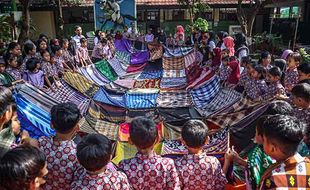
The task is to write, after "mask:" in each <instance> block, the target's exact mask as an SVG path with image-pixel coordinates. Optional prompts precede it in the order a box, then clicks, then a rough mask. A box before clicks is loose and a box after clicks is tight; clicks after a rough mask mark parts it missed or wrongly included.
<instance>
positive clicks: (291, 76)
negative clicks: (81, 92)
mask: <svg viewBox="0 0 310 190" xmlns="http://www.w3.org/2000/svg"><path fill="white" fill-rule="evenodd" d="M300 60H301V56H300V54H299V53H297V52H295V53H291V54H290V55H289V56H288V61H287V69H286V72H285V78H284V87H285V89H286V91H287V93H290V92H291V90H292V88H293V87H294V86H295V85H296V84H297V83H298V71H297V67H298V65H299V63H300Z"/></svg>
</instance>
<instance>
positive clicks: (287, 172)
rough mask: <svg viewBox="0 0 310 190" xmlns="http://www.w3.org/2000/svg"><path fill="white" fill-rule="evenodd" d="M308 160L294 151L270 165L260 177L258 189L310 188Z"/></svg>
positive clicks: (309, 165) (300, 189)
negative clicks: (289, 155) (288, 156)
mask: <svg viewBox="0 0 310 190" xmlns="http://www.w3.org/2000/svg"><path fill="white" fill-rule="evenodd" d="M309 181H310V160H309V159H308V158H305V157H302V156H300V155H299V154H298V153H296V154H295V155H294V156H292V157H290V158H288V159H287V160H285V161H284V162H279V163H275V164H273V165H271V166H270V167H269V168H268V169H267V170H266V171H265V173H264V175H263V176H262V178H261V181H260V186H259V188H258V189H259V190H268V189H273V190H286V189H287V190H288V189H291V190H302V189H310V183H309Z"/></svg>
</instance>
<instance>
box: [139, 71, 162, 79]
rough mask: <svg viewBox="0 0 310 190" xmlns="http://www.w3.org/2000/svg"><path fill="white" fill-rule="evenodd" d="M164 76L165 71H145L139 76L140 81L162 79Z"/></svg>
mask: <svg viewBox="0 0 310 190" xmlns="http://www.w3.org/2000/svg"><path fill="white" fill-rule="evenodd" d="M162 74H163V70H144V71H142V73H141V74H140V75H139V77H138V79H160V78H161V77H162Z"/></svg>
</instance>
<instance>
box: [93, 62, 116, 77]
mask: <svg viewBox="0 0 310 190" xmlns="http://www.w3.org/2000/svg"><path fill="white" fill-rule="evenodd" d="M95 67H96V69H97V70H98V71H99V72H100V73H101V74H102V75H103V76H105V77H106V78H107V79H109V80H110V81H115V80H116V79H117V74H116V73H115V71H114V70H113V68H112V67H111V65H110V64H109V62H108V61H106V60H102V61H99V62H97V63H95Z"/></svg>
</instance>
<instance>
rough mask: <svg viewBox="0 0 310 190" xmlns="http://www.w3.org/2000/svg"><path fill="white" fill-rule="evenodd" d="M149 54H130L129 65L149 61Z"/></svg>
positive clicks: (145, 52)
mask: <svg viewBox="0 0 310 190" xmlns="http://www.w3.org/2000/svg"><path fill="white" fill-rule="evenodd" d="M149 58H150V53H149V52H148V51H139V52H135V53H132V54H131V60H130V64H133V65H136V64H141V63H145V62H147V61H148V60H149Z"/></svg>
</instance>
